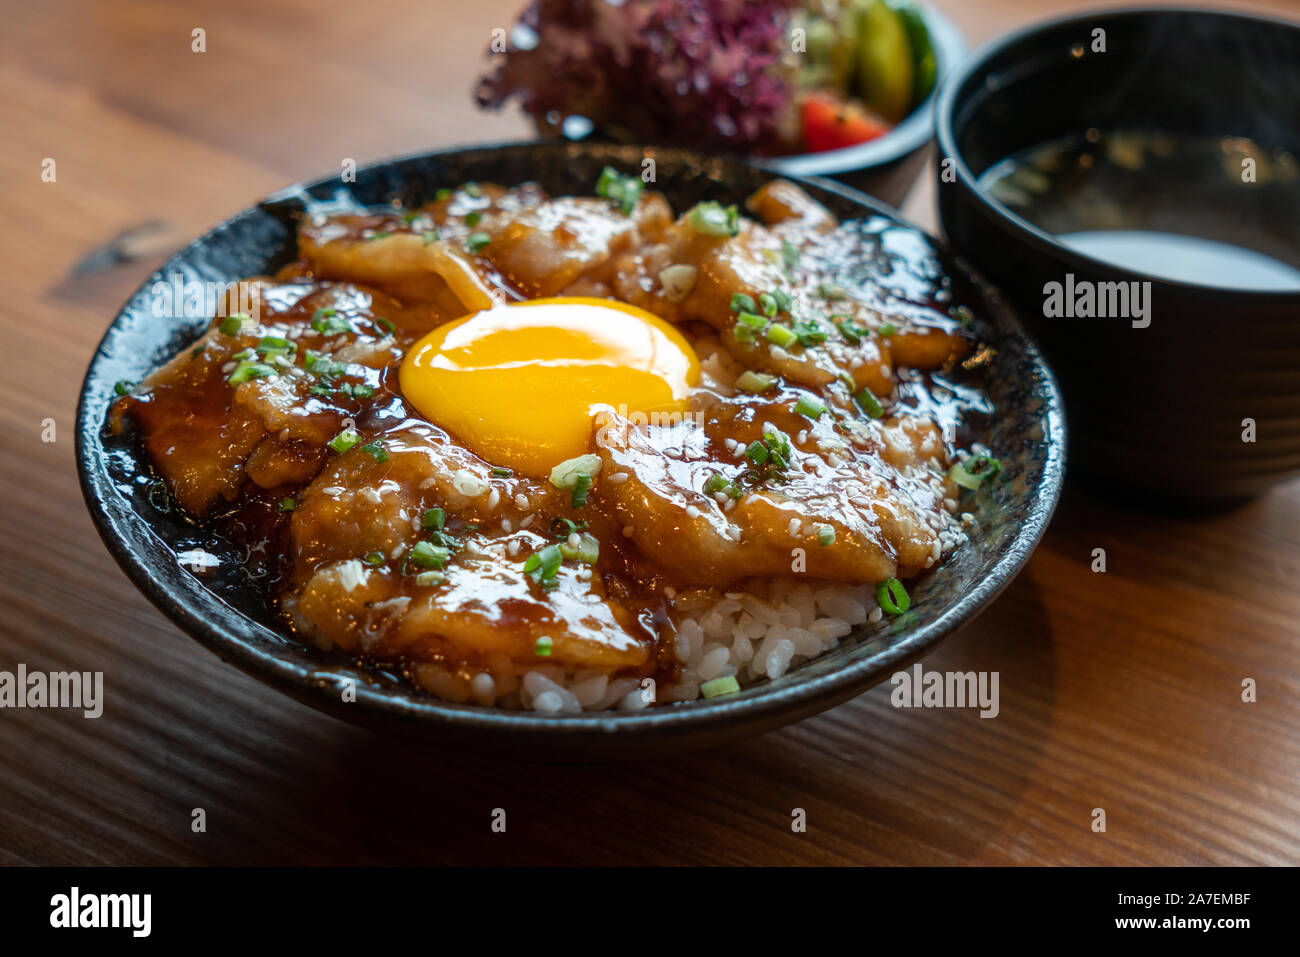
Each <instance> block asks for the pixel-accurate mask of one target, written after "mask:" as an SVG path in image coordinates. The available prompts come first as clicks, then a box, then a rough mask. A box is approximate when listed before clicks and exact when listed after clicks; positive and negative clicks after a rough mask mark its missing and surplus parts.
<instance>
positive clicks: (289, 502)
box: [280, 498, 298, 512]
mask: <svg viewBox="0 0 1300 957" xmlns="http://www.w3.org/2000/svg"><path fill="white" fill-rule="evenodd" d="M297 507H298V503H297V502H296V501H294V500H293V499H292V498H282V499H280V511H282V512H292V511H293V510H294V509H296V508H297Z"/></svg>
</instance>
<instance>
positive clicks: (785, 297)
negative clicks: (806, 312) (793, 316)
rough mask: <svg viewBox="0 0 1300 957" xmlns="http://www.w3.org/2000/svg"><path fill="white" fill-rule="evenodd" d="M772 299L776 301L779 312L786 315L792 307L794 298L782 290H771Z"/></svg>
mask: <svg viewBox="0 0 1300 957" xmlns="http://www.w3.org/2000/svg"><path fill="white" fill-rule="evenodd" d="M772 298H773V299H775V300H776V308H777V309H778V310H779V311H781V312H786V313H788V312H789V311H790V309H791V307H792V306H793V305H794V296H792V295H790V294H789V293H788V292H786V291H785V290H784V289H773V290H772Z"/></svg>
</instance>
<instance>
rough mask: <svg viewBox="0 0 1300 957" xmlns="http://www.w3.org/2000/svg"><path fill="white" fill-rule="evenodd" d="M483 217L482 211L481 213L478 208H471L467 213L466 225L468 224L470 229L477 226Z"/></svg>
mask: <svg viewBox="0 0 1300 957" xmlns="http://www.w3.org/2000/svg"><path fill="white" fill-rule="evenodd" d="M482 218H483V214H482V213H480V212H479V211H478V210H477V209H471V210H470V211H469V212H468V213H466V214H465V225H466V226H468V227H469V228H470V229H473V228H474V227H475V226H477V225H478V221H479V220H480V219H482Z"/></svg>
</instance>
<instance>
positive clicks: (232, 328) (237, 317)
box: [221, 312, 253, 336]
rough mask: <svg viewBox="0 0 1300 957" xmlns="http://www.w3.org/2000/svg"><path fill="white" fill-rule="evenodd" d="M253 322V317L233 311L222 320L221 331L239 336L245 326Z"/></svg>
mask: <svg viewBox="0 0 1300 957" xmlns="http://www.w3.org/2000/svg"><path fill="white" fill-rule="evenodd" d="M252 324H253V317H252V316H249V315H246V314H245V313H242V312H233V313H231V314H230V315H228V316H226V318H225V319H223V320H221V332H222V334H224V335H227V336H237V335H239V333H240V332H241V331H242V330H243V328H244V327H245V326H249V325H252Z"/></svg>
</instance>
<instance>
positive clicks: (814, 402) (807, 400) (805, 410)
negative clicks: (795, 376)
mask: <svg viewBox="0 0 1300 957" xmlns="http://www.w3.org/2000/svg"><path fill="white" fill-rule="evenodd" d="M794 411H795V412H796V413H797V414H798V415H802V416H806V417H807V418H810V419H812V420H813V421H814V422H816V421H817V419H818V418H819V417H820V416H821V414H822V413H823V412H825V411H826V404H825V403H824V402H822V401H821V399H818V398H817V397H816V396H812V395H808V394H807V393H804V394H803V395H801V396H799V401H797V402H796V403H795V404H794Z"/></svg>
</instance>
